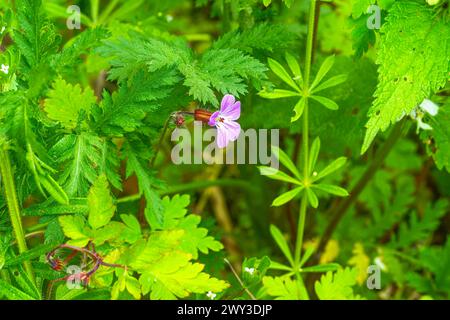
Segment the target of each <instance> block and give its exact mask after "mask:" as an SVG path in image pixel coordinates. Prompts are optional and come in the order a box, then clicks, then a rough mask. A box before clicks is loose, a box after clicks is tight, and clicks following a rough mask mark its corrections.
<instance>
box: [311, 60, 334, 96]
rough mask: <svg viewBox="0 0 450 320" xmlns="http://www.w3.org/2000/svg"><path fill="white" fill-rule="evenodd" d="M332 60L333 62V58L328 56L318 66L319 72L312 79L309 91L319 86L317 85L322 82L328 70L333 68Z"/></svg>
mask: <svg viewBox="0 0 450 320" xmlns="http://www.w3.org/2000/svg"><path fill="white" fill-rule="evenodd" d="M334 60H335V56H334V55H332V56H329V57H327V58H326V59H325V60H324V61H323V63H322V65H321V66H320V69H319V71H318V72H317V74H316V77H315V78H314V81H313V82H312V84H311V86H310V88H309V91H310V92H312V91H313V90H314V88H315V87H317V85H319V83H320V82H321V81H322V79H323V78H324V77H325V76H326V75H327V73H328V71H330V69H331V68H332V67H333V64H334Z"/></svg>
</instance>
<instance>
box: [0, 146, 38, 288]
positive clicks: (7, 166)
mask: <svg viewBox="0 0 450 320" xmlns="http://www.w3.org/2000/svg"><path fill="white" fill-rule="evenodd" d="M0 139H3V138H0ZM0 174H1V176H2V180H3V186H4V193H5V199H6V204H7V206H8V211H9V217H10V220H11V225H12V227H13V232H14V237H15V239H16V242H17V247H18V248H19V253H24V252H26V251H27V250H28V248H27V243H26V240H25V234H24V232H23V228H22V219H21V216H20V207H19V202H18V199H17V194H16V187H15V184H14V174H13V169H12V166H11V162H10V160H9V154H8V145H7V142H5V141H0ZM24 267H25V271H26V272H27V274H28V276H29V277H30V279H31V280H32V281H33V282H34V281H35V279H34V272H33V268H32V267H31V263H30V261H25V262H24Z"/></svg>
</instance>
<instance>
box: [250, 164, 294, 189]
mask: <svg viewBox="0 0 450 320" xmlns="http://www.w3.org/2000/svg"><path fill="white" fill-rule="evenodd" d="M258 169H259V171H260V173H261V175H263V176H267V178H270V179H274V180H280V181H284V182H289V183H293V184H297V185H302V183H301V181H299V180H297V179H294V178H292V177H290V176H288V175H287V174H285V173H284V172H281V171H280V170H278V169H275V168H272V167H266V166H259V167H258Z"/></svg>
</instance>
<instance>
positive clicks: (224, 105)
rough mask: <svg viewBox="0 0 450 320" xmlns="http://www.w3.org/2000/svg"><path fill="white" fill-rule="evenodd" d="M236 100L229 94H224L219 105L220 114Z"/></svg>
mask: <svg viewBox="0 0 450 320" xmlns="http://www.w3.org/2000/svg"><path fill="white" fill-rule="evenodd" d="M235 101H236V99H235V98H234V96H232V95H231V94H226V95H225V96H224V97H223V98H222V102H221V103H220V112H224V111H225V110H226V109H227V108H228V107H231V106H232V105H233V104H234V102H235Z"/></svg>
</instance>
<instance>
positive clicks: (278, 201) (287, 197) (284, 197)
mask: <svg viewBox="0 0 450 320" xmlns="http://www.w3.org/2000/svg"><path fill="white" fill-rule="evenodd" d="M302 190H303V187H297V188H295V189H292V190H290V191H288V192H285V193H283V194H281V195H279V196H278V197H276V198H275V200H273V202H272V206H274V207H279V206H282V205H283V204H285V203H287V202H289V201H291V200H292V199H293V198H294V197H295V196H296V195H298V194H299V193H300V191H302Z"/></svg>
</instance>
